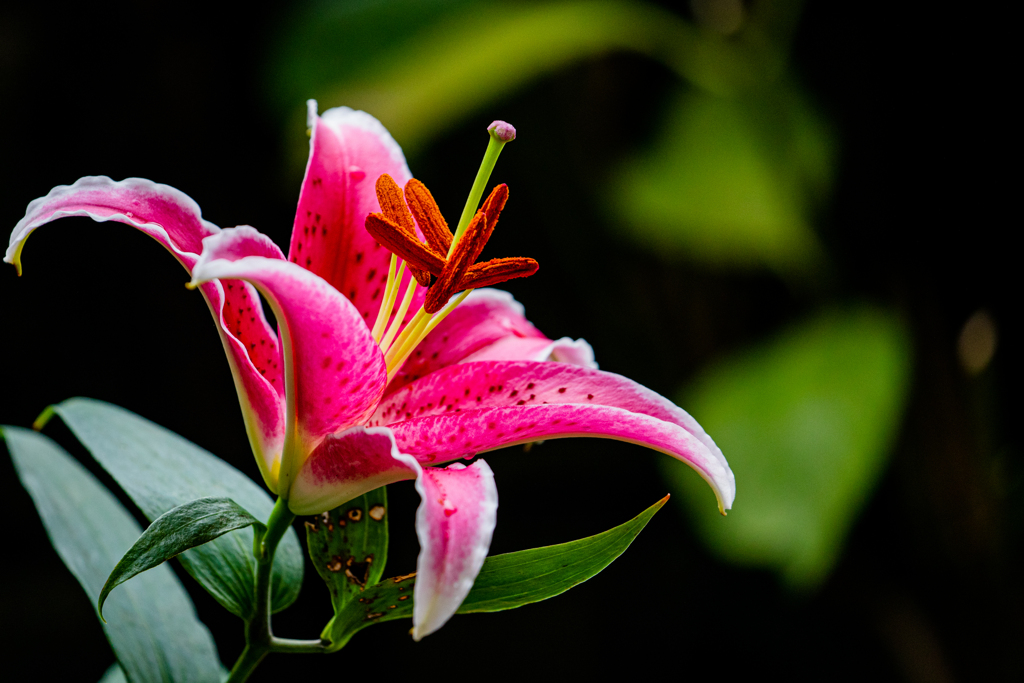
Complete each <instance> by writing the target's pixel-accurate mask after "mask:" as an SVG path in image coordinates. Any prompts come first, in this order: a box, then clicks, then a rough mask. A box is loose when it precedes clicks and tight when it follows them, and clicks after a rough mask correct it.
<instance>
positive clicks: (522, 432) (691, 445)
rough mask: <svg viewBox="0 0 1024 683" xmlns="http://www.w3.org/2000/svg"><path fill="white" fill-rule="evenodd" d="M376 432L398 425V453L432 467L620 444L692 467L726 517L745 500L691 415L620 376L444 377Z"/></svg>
mask: <svg viewBox="0 0 1024 683" xmlns="http://www.w3.org/2000/svg"><path fill="white" fill-rule="evenodd" d="M369 424H370V425H373V426H375V425H384V424H386V425H389V426H390V427H391V429H392V430H393V431H394V433H395V441H396V442H397V444H398V447H399V448H400V449H401V450H402V451H403V452H405V453H410V454H413V455H415V456H416V458H417V460H419V461H420V462H426V463H441V462H445V461H448V460H454V459H456V458H460V457H463V456H465V455H467V454H472V453H480V452H483V451H489V450H493V449H495V448H502V447H504V446H511V445H514V444H519V443H526V442H530V441H537V440H542V439H554V438H562V437H570V436H594V437H604V438H611V439H618V440H620V441H628V442H631V443H636V444H640V445H643V446H647V447H649V448H653V449H655V450H658V451H661V452H663V453H666V454H668V455H671V456H672V457H674V458H677V459H679V460H681V461H683V462H685V463H687V464H688V465H690V466H691V467H693V468H694V469H695V470H696V471H697V472H698V473H699V474H700V475H701V476H702V477H703V478H704V479H705V480H706V481H707V482H708V484H710V485H711V488H712V489H714V491H715V495H716V496H717V497H718V503H719V508H720V509H721V510H722V511H723V512H724V511H725V510H728V509H729V508H730V507H731V506H732V501H733V498H734V497H735V493H736V484H735V479H734V477H733V474H732V471H731V470H730V469H729V464H728V463H727V462H726V460H725V457H724V456H723V455H722V451H721V450H720V449H719V448H718V446H716V445H715V442H714V441H712V439H711V437H709V436H708V435H707V433H705V432H704V430H703V429H702V428H701V426H700V425H699V424H697V421H696V420H694V419H693V418H692V417H690V415H689V414H688V413H687V412H686V411H685V410H683V409H682V408H679V407H678V406H676V405H675V404H674V403H672V402H671V401H669V400H668V399H666V398H664V397H662V396H659V395H658V394H656V393H655V392H653V391H651V390H650V389H647V388H646V387H644V386H641V385H640V384H637V383H636V382H634V381H632V380H630V379H627V378H625V377H622V376H621V375H616V374H612V373H609V372H601V371H598V370H592V369H590V368H583V367H579V366H573V365H567V364H564V363H537V362H527V361H483V362H473V363H463V364H459V365H452V366H449V367H446V368H442V369H441V370H438V371H437V372H434V373H432V374H430V375H428V376H427V377H424V378H422V379H419V380H417V381H415V382H413V383H412V384H409V385H408V386H406V387H403V388H402V389H400V390H399V391H397V392H395V393H393V394H391V395H390V396H388V397H387V398H386V399H385V400H384V401H382V402H381V404H380V405H379V406H378V407H377V411H376V412H375V413H374V415H373V417H372V418H371V420H370V422H369Z"/></svg>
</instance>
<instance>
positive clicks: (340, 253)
mask: <svg viewBox="0 0 1024 683" xmlns="http://www.w3.org/2000/svg"><path fill="white" fill-rule="evenodd" d="M309 126H310V128H311V129H312V134H311V139H310V143H309V161H308V162H307V164H306V176H305V178H304V179H303V181H302V190H301V192H300V194H299V206H298V210H297V211H296V214H295V225H294V227H293V228H292V241H291V245H290V247H289V250H288V260H290V261H292V262H293V263H297V264H299V265H300V266H303V267H304V268H307V269H309V270H311V271H312V272H314V273H316V274H317V275H319V276H320V277H322V278H323V279H325V280H327V282H329V283H330V284H331V285H332V286H333V287H334V288H335V289H337V290H338V291H339V292H341V293H342V294H344V295H345V296H347V297H348V299H349V301H351V302H352V303H353V304H354V305H355V307H356V309H357V310H358V311H359V313H360V317H361V318H362V319H363V320H364V321H366V323H367V324H368V325H372V324H373V321H374V320H376V318H377V311H378V310H379V309H380V305H381V301H382V299H383V295H384V286H385V284H386V283H387V278H388V265H389V263H390V261H391V253H390V252H388V250H387V249H385V248H383V247H381V246H380V245H379V244H378V243H377V242H376V240H374V238H373V237H371V236H370V235H369V233H367V232H366V229H365V227H364V223H365V221H366V217H367V216H368V215H369V214H371V213H374V212H379V211H380V204H379V203H378V202H377V193H376V189H375V183H376V182H377V178H379V177H380V176H381V175H382V174H384V173H387V174H388V175H390V176H391V177H392V178H394V179H395V181H397V182H398V183H399V184H401V185H404V184H405V183H406V182H407V181H408V180H409V179H410V178H411V177H412V173H410V172H409V167H408V166H407V165H406V163H405V156H404V155H403V154H402V149H401V148H400V147H399V146H398V143H396V142H395V141H394V139H393V138H392V137H391V134H390V133H388V132H387V130H385V128H384V126H382V125H381V123H380V122H379V121H378V120H377V119H375V118H373V117H372V116H370V115H369V114H367V113H366V112H362V111H354V110H352V109H349V108H348V107H338V108H337V109H329V110H327V111H325V112H324V113H323V115H322V116H317V113H316V102H315V101H314V100H310V101H309ZM409 279H410V276H409V275H406V279H405V281H404V282H403V284H402V289H401V290H400V291H404V289H405V286H406V285H407V284H408V280H409ZM416 296H417V298H416V300H415V301H413V305H412V306H410V308H409V310H411V311H413V312H415V311H418V310H419V307H420V304H421V303H422V301H423V296H424V293H423V292H422V291H420V292H417V295H416Z"/></svg>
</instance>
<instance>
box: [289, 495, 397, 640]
mask: <svg viewBox="0 0 1024 683" xmlns="http://www.w3.org/2000/svg"><path fill="white" fill-rule="evenodd" d="M306 545H307V547H308V548H309V557H310V559H311V560H312V561H313V566H314V567H316V571H317V573H318V574H320V578H322V579H323V580H324V582H325V583H326V584H327V589H328V590H329V591H330V593H331V604H332V605H333V606H334V614H335V615H338V614H341V612H342V611H343V610H344V609H345V606H346V605H348V604H349V603H350V602H351V601H352V600H353V599H355V598H357V597H358V596H360V595H361V594H362V593H363V592H364V591H365V590H366V587H367V586H373V585H375V584H376V583H377V582H378V581H380V580H381V577H383V576H384V564H385V562H387V559H388V497H387V487H384V486H382V487H380V488H379V489H375V490H373V491H370V492H369V493H366V494H364V495H362V496H360V497H358V498H356V499H354V500H350V501H349V502H347V503H345V504H344V505H341V506H339V507H336V508H334V509H333V510H329V511H327V512H324V513H323V514H321V515H318V516H316V517H314V518H313V520H312V521H307V522H306ZM330 628H331V626H330V624H328V627H327V629H325V632H327V631H329V630H330Z"/></svg>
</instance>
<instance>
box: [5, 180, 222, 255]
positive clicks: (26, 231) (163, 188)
mask: <svg viewBox="0 0 1024 683" xmlns="http://www.w3.org/2000/svg"><path fill="white" fill-rule="evenodd" d="M114 189H129V190H133V189H134V190H143V191H148V192H155V193H159V194H164V195H167V196H169V197H172V198H173V199H174V200H175V201H178V202H180V203H181V205H182V208H184V209H186V210H188V211H189V212H191V213H194V214H195V216H196V218H198V219H199V220H200V221H201V222H202V224H203V227H205V228H207V229H209V230H210V232H211V233H212V234H215V233H218V232H220V227H218V226H216V225H214V224H213V223H211V222H210V221H208V220H206V219H204V218H203V217H202V211H201V210H200V208H199V204H198V203H196V201H195V200H194V199H192V198H191V197H189V196H188V195H187V194H185V193H184V192H182V191H181V190H179V189H177V188H174V187H171V186H170V185H164V184H162V183H154V182H153V181H152V180H146V179H145V178H125V179H124V180H120V181H115V180H113V179H112V178H110V177H109V176H105V175H100V176H85V177H82V178H79V179H78V180H76V181H75V182H73V183H72V184H70V185H57V186H56V187H54V188H53V189H52V190H50V191H49V192H47V193H46V195H45V196H43V197H39V198H37V199H33V200H32V201H31V202H29V204H28V207H27V208H26V209H25V217H24V218H22V219H21V220H20V221H18V224H17V225H15V226H14V230H12V231H11V240H10V243H9V244H8V247H7V252H6V253H5V254H4V262H5V263H11V264H15V261H16V259H17V256H18V254H19V252H20V251H21V246H22V245H23V244H24V243H25V240H27V239H28V237H29V235H31V234H32V232H33V231H35V229H36V228H38V227H40V226H42V225H46V224H47V223H50V222H52V221H55V220H57V219H58V218H66V217H69V216H86V217H88V218H91V219H93V220H94V221H96V222H97V223H105V222H107V221H116V222H118V223H125V224H127V225H131V226H132V227H135V228H143V227H145V228H147V229H151V230H153V231H154V232H157V233H159V234H160V235H161V236H162V237H163V238H164V239H165V240H166V242H167V244H168V246H169V247H170V249H171V250H172V252H173V253H174V254H175V255H185V254H192V255H196V256H198V254H196V253H195V252H186V251H181V250H180V249H177V248H176V247H174V245H173V244H172V242H171V237H170V235H168V234H167V231H166V230H165V229H164V227H163V226H162V225H160V224H159V223H143V222H141V221H137V220H135V219H134V217H132V216H128V215H127V214H123V213H112V214H110V215H109V216H99V215H96V214H94V213H91V212H89V211H86V210H84V209H77V210H74V211H64V210H58V211H54V212H53V213H52V214H48V215H47V216H46V218H45V219H42V220H40V217H39V216H33V213H34V212H35V211H36V210H37V209H38V208H39V206H40V205H42V204H45V203H48V202H51V201H53V200H55V199H58V198H60V197H61V196H63V195H66V194H72V193H75V192H84V191H89V190H101V191H102V190H108V191H109V190H114ZM37 221H38V222H37ZM15 265H16V264H15ZM18 270H19V273H20V271H21V269H20V268H19V269H18Z"/></svg>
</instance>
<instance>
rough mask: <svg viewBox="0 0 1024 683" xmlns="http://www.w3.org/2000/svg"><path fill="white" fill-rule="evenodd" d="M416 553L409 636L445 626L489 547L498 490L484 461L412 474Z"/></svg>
mask: <svg viewBox="0 0 1024 683" xmlns="http://www.w3.org/2000/svg"><path fill="white" fill-rule="evenodd" d="M416 490H417V491H418V492H419V494H420V497H421V498H422V502H421V503H420V506H419V508H418V509H417V510H416V535H417V536H418V537H419V540H420V555H419V558H418V559H417V561H416V586H415V588H414V589H413V601H414V604H413V616H412V629H413V630H412V637H413V640H420V639H421V638H423V637H424V636H427V635H430V634H431V633H433V632H434V631H436V630H437V629H439V628H441V627H442V626H444V624H445V622H447V621H448V620H449V619H450V618H451V617H452V616H453V615H454V614H455V612H456V611H457V610H458V609H459V606H460V605H461V604H462V601H463V600H465V599H466V596H467V595H469V591H470V590H471V589H472V588H473V582H474V581H476V577H477V574H479V573H480V568H481V567H483V564H484V560H485V559H486V558H487V550H488V548H490V546H491V536H492V535H493V534H494V524H495V521H496V520H497V513H498V489H497V488H496V487H495V486H494V473H493V472H492V471H491V468H490V467H488V466H487V463H486V462H484V461H483V460H477V461H476V462H474V463H473V464H472V465H470V466H469V467H466V466H465V465H462V464H461V463H457V464H454V465H449V466H448V467H446V468H444V469H438V468H432V467H429V468H426V469H424V470H422V473H421V474H420V476H419V477H417V479H416Z"/></svg>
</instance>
